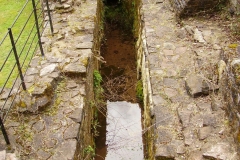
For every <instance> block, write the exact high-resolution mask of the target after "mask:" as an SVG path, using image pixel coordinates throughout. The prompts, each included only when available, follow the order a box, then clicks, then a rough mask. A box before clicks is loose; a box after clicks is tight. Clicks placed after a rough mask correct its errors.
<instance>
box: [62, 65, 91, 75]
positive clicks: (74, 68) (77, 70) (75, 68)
mask: <svg viewBox="0 0 240 160" xmlns="http://www.w3.org/2000/svg"><path fill="white" fill-rule="evenodd" d="M86 71H87V69H86V67H85V66H83V65H82V64H78V63H70V64H68V65H66V66H65V67H64V68H63V71H62V72H64V73H66V74H69V73H70V74H71V73H73V74H82V73H86Z"/></svg>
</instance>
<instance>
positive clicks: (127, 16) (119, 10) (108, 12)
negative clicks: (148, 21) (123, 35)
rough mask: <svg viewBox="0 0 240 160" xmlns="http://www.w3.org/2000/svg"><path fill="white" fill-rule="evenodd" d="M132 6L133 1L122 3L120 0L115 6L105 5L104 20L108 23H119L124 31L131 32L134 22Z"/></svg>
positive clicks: (133, 4)
mask: <svg viewBox="0 0 240 160" xmlns="http://www.w3.org/2000/svg"><path fill="white" fill-rule="evenodd" d="M134 6H135V3H134V2H132V3H123V2H122V1H121V2H120V3H119V4H118V5H117V6H105V7H104V18H105V21H106V22H108V23H110V24H116V25H119V26H120V27H122V29H123V30H124V31H125V32H128V33H129V32H132V31H133V22H134V14H133V13H134Z"/></svg>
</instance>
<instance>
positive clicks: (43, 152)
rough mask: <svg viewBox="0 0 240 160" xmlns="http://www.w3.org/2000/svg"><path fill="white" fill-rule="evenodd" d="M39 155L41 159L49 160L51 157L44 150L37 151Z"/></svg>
mask: <svg viewBox="0 0 240 160" xmlns="http://www.w3.org/2000/svg"><path fill="white" fill-rule="evenodd" d="M37 155H38V158H40V159H49V158H50V157H51V154H50V153H48V152H46V151H44V150H42V149H39V150H38V151H37Z"/></svg>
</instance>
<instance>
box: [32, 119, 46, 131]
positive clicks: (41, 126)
mask: <svg viewBox="0 0 240 160" xmlns="http://www.w3.org/2000/svg"><path fill="white" fill-rule="evenodd" d="M32 128H33V129H34V130H35V131H36V132H37V133H39V132H41V131H43V130H44V129H45V122H44V121H43V120H41V121H37V122H36V123H34V124H33V126H32Z"/></svg>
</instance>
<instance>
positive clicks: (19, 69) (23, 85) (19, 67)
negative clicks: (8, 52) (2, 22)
mask: <svg viewBox="0 0 240 160" xmlns="http://www.w3.org/2000/svg"><path fill="white" fill-rule="evenodd" d="M8 30H9V36H10V40H11V44H12V49H13V53H14V56H15V60H16V63H17V67H18V72H19V75H20V78H21V81H22V87H23V89H24V90H27V88H26V85H25V82H24V77H23V74H22V69H21V65H20V62H19V58H18V55H17V49H16V46H15V42H14V39H13V34H12V30H11V28H8Z"/></svg>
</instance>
